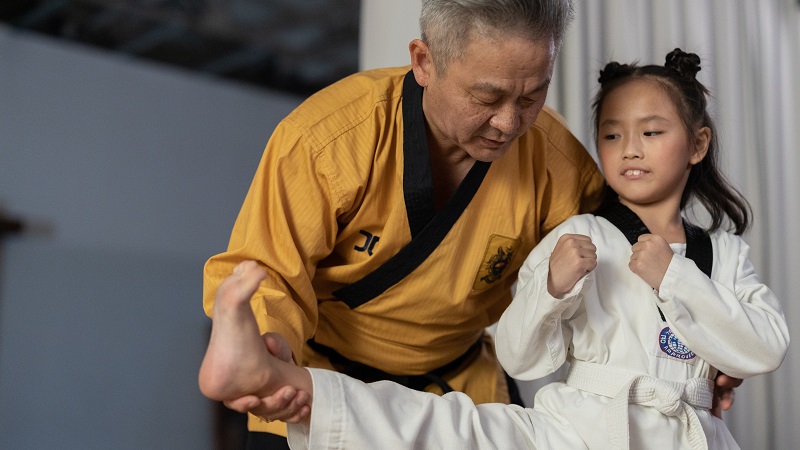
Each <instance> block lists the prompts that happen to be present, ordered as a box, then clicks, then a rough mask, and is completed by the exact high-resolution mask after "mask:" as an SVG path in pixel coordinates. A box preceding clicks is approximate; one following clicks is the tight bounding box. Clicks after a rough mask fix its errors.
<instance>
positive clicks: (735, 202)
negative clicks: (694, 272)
mask: <svg viewBox="0 0 800 450" xmlns="http://www.w3.org/2000/svg"><path fill="white" fill-rule="evenodd" d="M699 71H700V57H699V56H697V55H696V54H694V53H686V52H684V51H683V50H681V49H679V48H676V49H675V50H673V51H671V52H670V53H669V54H668V55H667V59H666V62H665V64H664V65H663V66H657V65H645V66H639V65H638V64H636V63H633V64H619V63H617V62H610V63H608V64H606V67H605V68H604V69H603V70H601V71H600V78H598V81H599V82H600V89H599V90H598V92H597V95H596V96H595V98H594V102H593V104H592V115H593V120H594V131H595V138H596V137H597V133H598V129H599V126H600V123H599V120H600V110H601V108H602V107H603V102H604V101H605V99H606V97H607V96H608V94H609V93H610V92H611V91H613V90H614V89H615V88H617V87H619V86H621V85H622V84H624V83H626V82H628V81H631V80H640V79H645V80H650V81H655V82H657V83H658V84H659V85H660V86H661V87H663V88H664V90H665V91H666V92H667V94H668V97H669V98H671V99H672V100H673V102H674V103H675V107H676V109H677V110H678V114H679V115H680V116H681V118H682V119H683V125H684V127H685V129H686V131H687V134H688V135H689V136H690V137H691V136H694V132H695V131H696V130H698V129H700V128H702V127H708V128H709V129H710V130H711V141H710V142H709V144H708V152H707V153H706V157H705V158H703V160H702V161H700V162H699V163H697V164H695V165H694V166H692V169H691V171H690V172H689V180H688V181H687V182H686V188H685V189H684V190H683V196H682V197H681V210H683V209H684V208H685V207H686V205H687V204H688V202H689V200H691V199H692V197H694V198H696V199H697V200H699V201H700V203H702V204H703V206H704V207H705V208H706V210H707V211H708V213H709V214H710V216H711V225H710V226H709V228H708V231H709V232H711V231H714V230H716V229H718V228H720V227H721V226H722V222H723V220H724V219H725V216H727V217H728V219H729V220H730V222H731V224H732V225H733V230H734V232H735V233H736V234H739V235H741V234H743V233H744V232H745V231H747V229H748V228H749V226H750V218H751V216H752V211H751V209H750V204H749V203H748V202H747V200H746V199H745V198H744V197H743V196H742V194H741V193H739V191H737V190H736V188H734V187H733V185H731V184H730V183H729V182H728V181H727V180H726V179H725V177H724V176H723V175H722V172H721V171H720V170H719V162H718V154H719V150H718V148H719V144H718V141H717V131H716V127H715V126H714V122H713V121H712V120H711V116H710V115H709V114H708V111H707V108H706V107H707V98H706V97H707V96H708V95H709V91H708V89H707V88H706V87H705V86H703V84H702V83H700V82H699V81H698V80H697V78H695V75H696V74H697V72H699Z"/></svg>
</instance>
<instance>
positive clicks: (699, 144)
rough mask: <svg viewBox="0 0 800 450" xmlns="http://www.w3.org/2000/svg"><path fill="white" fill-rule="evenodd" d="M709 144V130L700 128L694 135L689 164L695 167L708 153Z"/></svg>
mask: <svg viewBox="0 0 800 450" xmlns="http://www.w3.org/2000/svg"><path fill="white" fill-rule="evenodd" d="M709 144H711V128H709V127H702V128H700V129H699V130H697V132H696V133H695V134H694V148H693V150H694V151H693V152H692V156H691V157H690V158H689V163H690V164H691V165H695V164H697V163H699V162H700V161H702V160H703V158H705V157H706V154H707V153H708V146H709Z"/></svg>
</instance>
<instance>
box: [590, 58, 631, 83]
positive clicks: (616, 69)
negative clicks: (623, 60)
mask: <svg viewBox="0 0 800 450" xmlns="http://www.w3.org/2000/svg"><path fill="white" fill-rule="evenodd" d="M628 72H630V66H629V65H627V64H620V63H618V62H615V61H612V62H610V63H608V64H606V67H605V68H604V69H603V70H601V71H600V78H598V79H597V81H599V82H600V85H604V84H606V83H608V82H609V81H611V80H613V79H615V78H619V77H620V76H622V75H624V74H626V73H628Z"/></svg>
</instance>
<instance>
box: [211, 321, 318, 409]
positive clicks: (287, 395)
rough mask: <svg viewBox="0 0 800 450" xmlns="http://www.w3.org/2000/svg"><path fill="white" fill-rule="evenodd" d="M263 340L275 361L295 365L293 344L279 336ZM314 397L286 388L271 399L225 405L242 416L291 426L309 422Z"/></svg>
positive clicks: (249, 397) (248, 399)
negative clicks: (278, 421) (247, 414)
mask: <svg viewBox="0 0 800 450" xmlns="http://www.w3.org/2000/svg"><path fill="white" fill-rule="evenodd" d="M262 338H263V339H264V345H265V346H266V347H267V350H268V351H269V352H270V353H271V354H272V355H273V356H275V357H277V358H279V359H282V360H284V361H286V362H288V363H292V364H294V360H293V359H292V349H291V348H290V347H289V342H287V341H286V339H285V338H284V337H283V336H281V335H280V334H277V333H265V334H264V335H263V336H262ZM310 400H311V395H310V394H309V393H308V392H305V391H298V390H296V389H295V388H293V387H292V386H284V387H282V388H281V389H279V390H278V391H276V392H275V393H274V394H272V395H270V396H269V397H264V398H258V397H256V396H255V395H246V396H244V397H240V398H237V399H234V400H230V401H227V402H224V404H225V406H227V407H228V408H230V409H232V410H234V411H238V412H240V413H246V412H249V413H252V414H254V415H256V416H258V417H260V418H262V419H263V420H266V421H270V422H271V421H273V420H280V421H283V422H287V423H299V422H302V421H303V420H304V419H306V418H308V416H309V413H310V412H311V407H310V405H309V404H308V403H309V401H310Z"/></svg>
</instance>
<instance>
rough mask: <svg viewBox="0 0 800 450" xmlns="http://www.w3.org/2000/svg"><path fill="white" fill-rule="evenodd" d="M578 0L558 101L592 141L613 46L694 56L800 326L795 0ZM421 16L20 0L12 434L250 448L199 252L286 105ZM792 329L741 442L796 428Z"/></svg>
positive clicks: (8, 324) (10, 105) (757, 442)
mask: <svg viewBox="0 0 800 450" xmlns="http://www.w3.org/2000/svg"><path fill="white" fill-rule="evenodd" d="M576 7H577V11H576V12H577V16H576V20H575V22H574V23H573V24H572V26H571V27H570V30H569V34H568V36H567V39H566V41H565V46H564V49H563V50H562V54H561V56H560V59H559V65H558V67H557V69H556V73H555V79H554V82H553V86H552V88H551V91H550V94H549V97H548V103H549V104H551V106H553V107H555V108H556V109H557V110H558V111H560V112H561V113H562V114H564V116H565V117H566V119H567V122H568V123H569V125H570V128H571V129H572V130H573V131H574V132H575V134H576V136H578V138H579V139H580V140H581V141H582V142H583V143H584V144H585V145H586V146H587V147H588V148H589V149H590V150H591V151H592V152H593V151H594V145H593V143H592V139H593V137H592V136H591V133H590V127H589V104H590V101H591V96H592V95H593V93H594V89H595V85H596V79H597V73H598V71H599V69H600V68H602V67H603V66H604V65H605V63H606V62H608V61H609V60H612V59H613V60H617V61H620V62H630V61H634V60H639V61H641V62H642V63H651V62H653V63H662V62H663V59H664V56H665V55H666V53H667V52H668V51H670V50H672V49H673V48H675V47H682V48H684V49H685V50H688V51H692V52H695V53H697V54H699V55H700V56H701V57H702V58H703V63H702V65H703V70H702V71H701V72H700V74H699V75H698V76H699V77H700V78H701V81H703V82H704V83H705V84H707V85H708V86H709V87H710V88H711V90H712V93H713V94H714V99H713V102H712V108H713V113H714V115H715V118H716V120H717V125H718V127H719V133H720V139H721V148H722V158H723V163H724V164H723V165H724V168H725V170H726V171H727V173H728V174H729V175H730V178H731V179H732V180H733V182H734V183H735V184H736V185H737V187H739V188H740V189H741V190H742V191H743V192H744V194H745V195H746V196H747V197H748V199H749V200H750V201H751V203H752V205H753V207H754V211H755V226H754V228H753V229H752V231H751V232H750V233H749V234H748V236H747V239H748V241H749V242H750V243H751V245H752V255H751V257H752V259H753V261H754V263H755V264H756V268H757V269H758V271H759V273H760V274H761V275H762V277H763V278H764V279H765V280H766V281H767V283H768V284H769V285H770V286H771V287H772V288H773V290H774V291H776V292H777V293H778V295H779V297H780V298H781V299H782V300H783V306H784V311H785V313H786V315H787V317H788V319H789V323H790V329H791V330H800V307H798V306H797V302H795V301H794V294H795V293H796V292H800V277H798V276H797V274H798V270H799V269H798V267H800V238H798V234H797V232H796V228H797V226H796V224H797V223H800V201H798V198H800V181H798V176H797V175H796V174H797V173H798V172H800V158H798V156H797V148H798V147H800V127H798V123H800V82H798V81H796V78H797V77H796V74H797V73H800V4H799V3H798V2H797V1H796V0H755V1H754V0H748V1H745V0H671V1H648V0H577V1H576ZM418 14H419V0H407V1H403V2H397V1H389V0H362V1H356V0H336V1H334V0H3V2H2V4H0V448H2V449H42V448H59V449H106V448H114V449H217V448H219V449H236V448H240V446H241V442H240V441H239V439H240V434H239V430H241V418H240V417H239V416H238V415H236V414H231V413H229V412H226V410H225V409H224V408H222V407H221V406H220V405H218V404H215V403H213V402H210V401H208V400H206V399H205V398H204V397H203V396H202V395H201V394H200V393H199V391H198V389H197V381H196V375H197V369H198V368H199V363H200V360H201V358H202V354H203V352H204V350H205V344H206V342H207V336H208V330H209V325H210V321H209V319H208V318H207V317H206V316H205V314H204V313H203V310H202V306H201V291H202V266H203V263H204V262H205V260H206V259H207V258H208V257H209V256H211V255H212V254H215V253H218V252H220V251H222V250H224V248H225V246H226V244H227V239H228V235H229V232H230V229H231V227H232V225H233V221H234V219H235V217H236V214H237V212H238V210H239V207H240V205H241V202H242V200H243V198H244V194H245V192H246V189H247V186H248V185H249V183H250V179H251V177H252V175H253V173H254V171H255V167H256V164H257V163H258V160H259V159H260V156H261V152H262V150H263V148H264V145H265V144H266V141H267V139H268V138H269V135H270V134H271V132H272V130H273V128H274V127H275V125H276V124H277V123H278V121H279V120H280V119H281V118H282V117H283V116H284V115H286V114H287V113H288V112H289V111H291V110H292V109H293V108H294V107H295V106H297V105H298V104H299V103H300V102H301V101H302V100H303V99H304V98H305V97H306V96H308V95H309V94H310V93H312V92H314V91H316V90H318V89H319V88H321V87H323V86H325V85H327V84H330V83H331V82H333V81H335V80H337V79H339V78H341V77H343V76H346V75H348V74H350V73H353V72H355V71H357V70H359V69H367V68H374V67H381V66H399V65H406V64H408V52H407V46H408V42H409V41H410V40H411V39H413V38H415V37H417V36H418V27H417V19H418ZM794 334H797V332H794ZM797 348H798V347H797V345H793V346H792V347H791V348H790V353H789V356H788V357H787V359H786V361H785V362H784V364H783V366H782V367H781V368H780V369H779V370H778V371H777V372H775V373H773V374H769V375H765V376H761V377H756V378H753V379H749V380H746V381H745V383H744V385H743V386H742V387H741V388H739V389H737V392H736V395H737V401H736V404H735V406H734V408H733V410H732V411H730V412H727V413H726V414H725V416H724V417H725V420H726V422H727V423H728V424H729V427H730V428H731V430H732V432H733V434H734V436H735V437H736V438H737V440H738V441H739V443H740V444H741V446H742V448H747V449H794V448H797V445H798V444H800V426H798V425H800V422H798V420H797V416H798V414H799V413H800V406H798V405H800V393H798V390H797V389H795V386H796V384H795V383H797V381H796V380H798V379H800V352H799V351H798V350H797ZM537 387H538V384H537V383H527V384H525V385H524V386H523V388H524V391H525V393H526V396H527V398H529V399H530V398H532V393H533V392H534V391H535V389H536V388H537Z"/></svg>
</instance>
